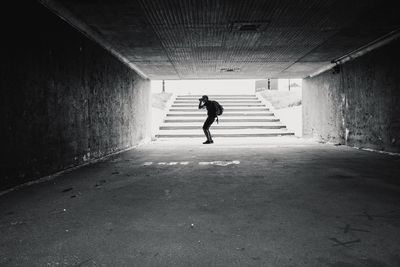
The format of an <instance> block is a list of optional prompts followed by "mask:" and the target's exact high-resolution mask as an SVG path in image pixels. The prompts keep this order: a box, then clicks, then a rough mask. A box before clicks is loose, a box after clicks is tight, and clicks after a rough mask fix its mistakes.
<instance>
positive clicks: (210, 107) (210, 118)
mask: <svg viewBox="0 0 400 267" xmlns="http://www.w3.org/2000/svg"><path fill="white" fill-rule="evenodd" d="M199 101H200V102H199V109H202V108H204V107H206V108H207V119H206V121H205V122H204V125H203V131H204V134H205V135H206V137H207V141H205V142H203V144H212V143H214V141H213V140H212V137H211V133H210V130H209V129H210V126H211V124H213V122H214V121H215V118H216V117H217V109H216V107H215V105H214V103H213V101H211V100H208V96H206V95H203V96H202V97H201V98H200V99H199Z"/></svg>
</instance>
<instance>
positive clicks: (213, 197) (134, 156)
mask: <svg viewBox="0 0 400 267" xmlns="http://www.w3.org/2000/svg"><path fill="white" fill-rule="evenodd" d="M202 141H204V140H203V139H191V140H189V141H187V140H177V139H169V140H157V141H155V142H153V143H151V144H147V145H143V146H140V147H138V148H136V149H133V150H130V151H127V152H124V153H120V154H118V155H114V156H112V157H110V158H108V159H107V160H104V161H100V162H98V163H95V164H92V165H88V166H85V167H82V168H79V169H77V170H73V171H69V172H66V173H63V174H62V175H59V176H58V177H56V178H55V179H53V180H51V181H47V182H43V183H40V184H35V185H31V186H27V187H24V188H21V189H19V190H16V191H13V192H10V193H7V194H3V195H1V196H0V266H335V267H339V266H345V267H348V266H371V267H372V266H400V186H399V185H400V183H399V177H400V175H399V174H400V157H399V156H391V155H385V154H379V153H374V152H368V151H362V150H357V149H353V148H349V147H345V146H333V145H327V144H319V143H314V142H312V141H307V140H301V139H297V138H294V137H292V138H289V137H287V138H270V139H268V138H263V139H248V138H242V139H240V140H239V139H215V144H213V145H202V144H201V142H202Z"/></svg>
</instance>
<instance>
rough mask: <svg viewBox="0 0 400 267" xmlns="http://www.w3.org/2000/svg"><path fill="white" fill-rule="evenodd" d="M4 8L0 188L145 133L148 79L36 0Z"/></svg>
mask: <svg viewBox="0 0 400 267" xmlns="http://www.w3.org/2000/svg"><path fill="white" fill-rule="evenodd" d="M3 12H4V13H5V14H6V13H7V14H12V16H14V17H13V18H5V17H2V21H1V23H2V26H6V28H4V29H2V30H3V31H2V36H3V37H6V38H3V39H2V44H1V53H2V56H1V61H0V86H1V129H2V148H3V149H2V151H3V152H4V153H3V157H2V158H3V160H2V162H1V165H2V166H1V170H2V171H1V172H2V173H1V178H0V190H1V189H5V188H7V187H11V186H15V185H18V184H21V183H24V182H27V181H30V180H33V179H36V178H38V177H42V176H45V175H48V174H52V173H54V172H57V171H60V170H63V169H66V168H68V167H71V166H76V165H80V164H82V163H84V162H87V161H88V160H91V159H95V158H99V157H102V156H104V155H107V154H109V153H112V152H115V151H118V150H122V149H125V148H129V147H132V146H134V145H135V144H138V143H139V142H141V141H143V140H145V139H146V138H150V136H151V122H150V120H151V119H150V118H151V117H150V112H151V111H150V81H148V80H144V79H142V78H141V77H140V76H138V75H137V74H136V73H135V72H134V71H133V70H131V69H130V68H128V67H127V66H126V65H124V64H123V63H121V62H120V61H119V60H118V59H116V58H115V57H114V56H113V55H111V54H110V53H109V52H108V51H106V50H105V49H103V48H102V47H101V46H100V45H98V44H97V43H95V42H93V41H92V40H90V39H88V38H87V37H86V36H85V35H83V34H82V33H80V32H79V31H77V30H76V29H75V28H73V27H72V26H70V25H69V24H67V23H66V22H64V21H63V20H61V19H60V18H59V17H57V16H55V15H53V14H52V13H51V12H50V11H48V10H47V9H46V8H44V7H43V6H41V5H40V4H38V3H35V2H30V3H26V4H25V2H24V8H20V7H17V6H12V4H8V6H7V7H6V8H3ZM3 20H4V21H3Z"/></svg>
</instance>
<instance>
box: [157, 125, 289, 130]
mask: <svg viewBox="0 0 400 267" xmlns="http://www.w3.org/2000/svg"><path fill="white" fill-rule="evenodd" d="M201 126H202V125H197V126H186V125H184V126H161V127H160V130H195V129H201ZM285 128H286V126H285V125H269V126H262V125H248V126H240V125H232V126H227V125H214V124H213V125H212V126H211V128H210V129H211V130H213V131H214V130H240V129H285Z"/></svg>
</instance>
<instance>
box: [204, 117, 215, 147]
mask: <svg viewBox="0 0 400 267" xmlns="http://www.w3.org/2000/svg"><path fill="white" fill-rule="evenodd" d="M214 121H215V117H213V116H208V117H207V119H206V121H205V122H204V124H203V131H204V134H205V135H206V137H207V140H208V141H212V137H211V133H210V130H209V129H210V126H211V124H213V122H214Z"/></svg>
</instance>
